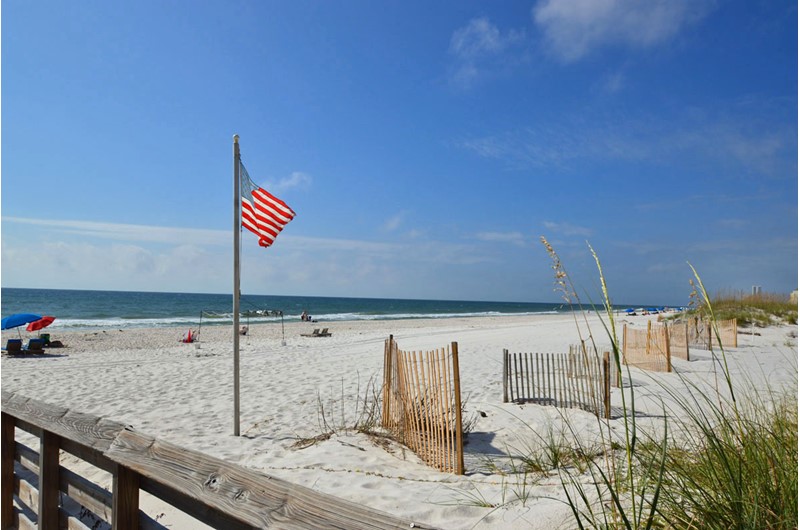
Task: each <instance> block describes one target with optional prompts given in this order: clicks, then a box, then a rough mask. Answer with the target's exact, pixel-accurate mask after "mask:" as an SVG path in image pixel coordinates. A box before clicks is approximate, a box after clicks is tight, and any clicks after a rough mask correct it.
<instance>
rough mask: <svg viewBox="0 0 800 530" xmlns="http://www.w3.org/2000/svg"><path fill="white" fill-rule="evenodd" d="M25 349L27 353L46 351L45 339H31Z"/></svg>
mask: <svg viewBox="0 0 800 530" xmlns="http://www.w3.org/2000/svg"><path fill="white" fill-rule="evenodd" d="M24 351H25V352H26V353H44V341H43V340H42V339H30V340H29V341H28V345H27V346H26V347H25V350H24Z"/></svg>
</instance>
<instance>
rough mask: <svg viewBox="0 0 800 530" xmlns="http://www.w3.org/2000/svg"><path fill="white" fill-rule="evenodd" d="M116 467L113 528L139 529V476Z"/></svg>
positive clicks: (123, 467) (122, 529)
mask: <svg viewBox="0 0 800 530" xmlns="http://www.w3.org/2000/svg"><path fill="white" fill-rule="evenodd" d="M115 467H116V471H115V472H114V484H113V494H114V500H113V508H112V515H111V518H112V522H111V527H112V528H114V530H135V529H137V528H139V474H138V473H136V472H135V471H132V470H131V469H129V468H127V467H125V466H121V465H119V464H117V465H116V466H115Z"/></svg>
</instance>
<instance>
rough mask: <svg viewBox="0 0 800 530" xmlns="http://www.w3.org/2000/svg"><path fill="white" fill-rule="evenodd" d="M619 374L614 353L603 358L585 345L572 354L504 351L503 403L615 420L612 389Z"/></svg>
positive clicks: (578, 347) (617, 384)
mask: <svg viewBox="0 0 800 530" xmlns="http://www.w3.org/2000/svg"><path fill="white" fill-rule="evenodd" d="M612 386H615V387H619V386H620V380H619V372H618V371H617V367H616V363H615V362H614V361H613V358H612V356H611V353H610V352H605V353H604V354H603V356H602V358H601V357H600V356H599V355H598V354H597V353H596V352H594V351H593V350H591V349H590V348H587V347H586V345H585V344H580V345H572V346H570V351H569V353H511V352H509V351H508V350H507V349H504V350H503V402H504V403H508V402H514V403H536V404H539V405H551V406H555V407H562V408H579V409H582V410H585V411H587V412H591V413H592V414H595V415H597V416H598V417H604V418H610V417H611V387H612Z"/></svg>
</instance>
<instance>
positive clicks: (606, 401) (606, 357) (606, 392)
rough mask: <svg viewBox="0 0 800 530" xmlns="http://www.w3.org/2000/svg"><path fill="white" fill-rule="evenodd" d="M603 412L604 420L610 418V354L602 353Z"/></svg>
mask: <svg viewBox="0 0 800 530" xmlns="http://www.w3.org/2000/svg"><path fill="white" fill-rule="evenodd" d="M603 412H604V417H605V418H606V419H610V418H611V354H610V353H609V352H604V353H603Z"/></svg>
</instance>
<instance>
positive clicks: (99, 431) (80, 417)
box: [2, 391, 125, 452]
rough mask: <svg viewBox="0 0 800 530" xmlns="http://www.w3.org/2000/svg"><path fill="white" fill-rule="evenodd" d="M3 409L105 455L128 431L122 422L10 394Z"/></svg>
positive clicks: (3, 394) (5, 397)
mask: <svg viewBox="0 0 800 530" xmlns="http://www.w3.org/2000/svg"><path fill="white" fill-rule="evenodd" d="M2 406H3V412H6V413H8V414H11V415H12V416H14V417H15V418H18V419H20V420H22V421H24V422H27V423H29V424H31V425H33V426H35V427H38V428H40V429H47V430H48V431H50V432H52V433H54V434H57V435H58V436H60V437H61V438H64V439H66V440H72V441H75V442H77V443H79V444H82V445H85V446H88V447H90V448H92V449H95V450H97V451H101V452H102V451H104V450H106V449H107V448H108V447H109V446H110V445H111V442H112V441H113V440H114V438H115V437H116V435H117V433H118V432H119V431H121V430H122V429H124V428H125V426H124V425H123V424H122V423H119V422H114V421H108V420H104V419H103V418H98V417H97V416H92V415H90V414H84V413H80V412H74V411H70V410H69V409H66V408H64V407H58V406H55V405H51V404H49V403H45V402H43V401H38V400H35V399H30V398H27V397H25V396H21V395H18V394H12V393H10V392H7V391H3V392H2Z"/></svg>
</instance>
